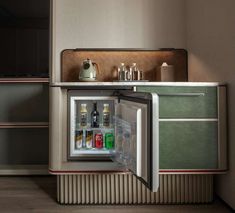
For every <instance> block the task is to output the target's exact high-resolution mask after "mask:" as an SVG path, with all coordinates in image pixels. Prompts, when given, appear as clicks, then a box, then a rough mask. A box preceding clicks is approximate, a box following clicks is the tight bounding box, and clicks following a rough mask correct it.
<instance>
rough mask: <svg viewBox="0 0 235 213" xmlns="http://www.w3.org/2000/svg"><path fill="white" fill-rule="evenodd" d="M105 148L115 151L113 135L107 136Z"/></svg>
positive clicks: (108, 134)
mask: <svg viewBox="0 0 235 213" xmlns="http://www.w3.org/2000/svg"><path fill="white" fill-rule="evenodd" d="M105 148H106V149H113V148H114V135H113V133H106V134H105Z"/></svg>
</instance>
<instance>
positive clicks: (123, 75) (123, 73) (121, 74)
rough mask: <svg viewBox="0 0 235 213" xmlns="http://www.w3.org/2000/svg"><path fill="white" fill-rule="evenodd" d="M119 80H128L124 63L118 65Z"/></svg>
mask: <svg viewBox="0 0 235 213" xmlns="http://www.w3.org/2000/svg"><path fill="white" fill-rule="evenodd" d="M118 80H119V81H126V80H127V69H126V67H125V64H124V63H121V65H120V66H119V67H118Z"/></svg>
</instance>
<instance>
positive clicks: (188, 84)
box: [50, 82, 226, 87]
mask: <svg viewBox="0 0 235 213" xmlns="http://www.w3.org/2000/svg"><path fill="white" fill-rule="evenodd" d="M225 85H226V83H223V82H56V83H50V86H55V87H67V86H69V87H80V86H82V87H84V86H85V87H86V86H87V87H90V86H133V87H135V86H225Z"/></svg>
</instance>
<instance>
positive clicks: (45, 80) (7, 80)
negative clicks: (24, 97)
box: [0, 78, 49, 83]
mask: <svg viewBox="0 0 235 213" xmlns="http://www.w3.org/2000/svg"><path fill="white" fill-rule="evenodd" d="M0 83H49V78H0Z"/></svg>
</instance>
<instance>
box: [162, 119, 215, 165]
mask: <svg viewBox="0 0 235 213" xmlns="http://www.w3.org/2000/svg"><path fill="white" fill-rule="evenodd" d="M217 156H218V141H217V122H208V121H207V122H205V121H203V122H201V121H193V122H190V121H181V122H173V121H160V169H217V164H218V162H217Z"/></svg>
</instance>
